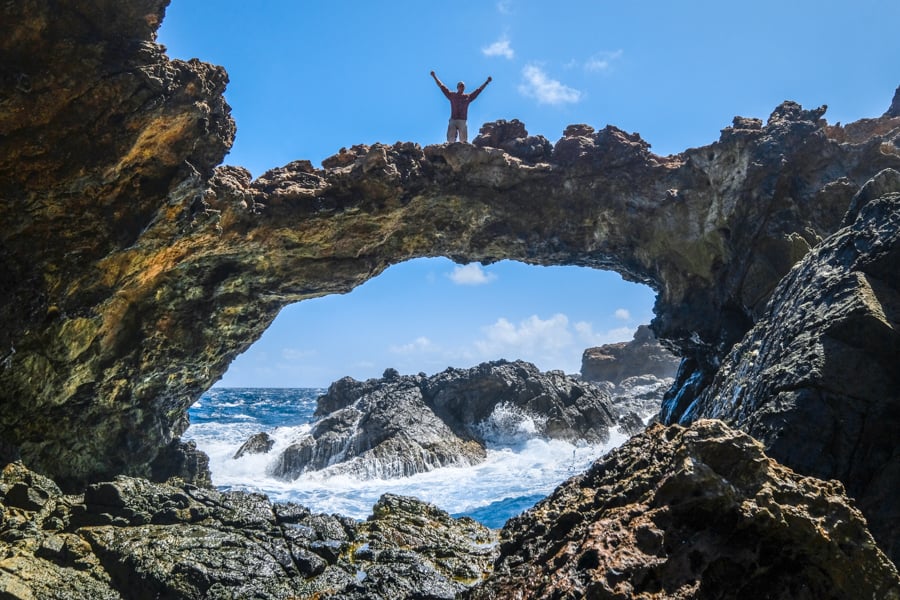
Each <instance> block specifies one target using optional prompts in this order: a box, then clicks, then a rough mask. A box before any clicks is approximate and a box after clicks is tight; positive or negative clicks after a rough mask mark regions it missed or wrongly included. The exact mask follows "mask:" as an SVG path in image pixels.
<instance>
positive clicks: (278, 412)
mask: <svg viewBox="0 0 900 600" xmlns="http://www.w3.org/2000/svg"><path fill="white" fill-rule="evenodd" d="M321 392H322V390H319V389H306V388H302V389H282V390H271V389H266V390H256V389H213V390H210V391H209V392H207V394H205V395H204V396H203V397H202V399H201V402H200V406H199V407H198V406H196V405H195V407H192V409H191V412H190V416H191V427H190V428H189V429H188V430H187V432H186V433H185V438H186V439H192V440H194V441H195V442H196V443H197V445H198V446H199V448H200V449H201V450H203V451H204V452H206V453H207V454H208V455H209V457H210V470H211V472H212V478H213V483H214V484H215V485H216V486H217V487H219V488H222V489H243V490H250V491H257V492H262V493H265V494H267V495H269V496H270V497H271V498H272V499H273V500H276V501H281V502H287V501H291V502H296V503H299V504H303V505H305V506H308V507H309V508H310V509H312V510H313V511H316V512H326V513H337V514H342V515H346V516H350V517H353V518H357V519H364V518H366V517H367V516H368V515H369V514H371V511H372V505H374V504H375V502H376V501H377V500H378V498H379V497H381V495H382V494H384V493H386V492H391V493H394V494H401V495H407V496H415V497H417V498H420V499H422V500H425V501H427V502H431V503H433V504H435V505H437V506H439V507H440V508H443V509H444V510H446V511H448V512H450V513H451V514H455V515H471V516H473V517H476V518H478V519H479V520H480V521H481V522H483V523H485V524H488V525H489V526H492V527H496V526H499V525H501V524H502V523H503V521H504V520H505V519H506V518H509V517H511V516H514V515H515V514H518V513H520V512H521V511H522V510H525V509H526V508H528V507H529V506H531V505H533V504H534V503H535V502H536V501H537V500H539V499H540V498H542V497H544V496H546V495H547V494H549V493H550V492H551V491H552V490H553V489H554V488H555V487H556V486H557V485H559V484H560V483H561V482H562V481H564V480H566V479H568V478H569V477H571V476H573V475H576V474H578V473H581V472H583V471H584V470H585V469H586V468H587V467H588V466H589V465H590V464H591V463H592V462H593V461H594V460H596V459H597V458H599V457H601V456H602V455H603V454H605V453H606V452H607V451H609V450H610V449H612V448H614V447H616V446H618V445H619V444H621V443H623V442H624V441H625V440H626V439H627V436H626V435H625V434H622V433H620V432H618V431H615V430H614V431H612V432H611V435H610V439H609V441H608V442H607V443H605V444H602V445H592V444H585V443H571V442H566V441H561V440H547V439H543V438H541V437H539V433H540V430H541V428H542V423H541V419H540V418H539V417H536V416H534V415H528V414H525V413H523V412H521V411H518V410H517V409H515V408H514V407H511V406H504V405H500V406H498V407H497V410H495V411H494V413H493V414H492V415H491V418H489V419H488V420H486V421H485V422H484V423H482V424H481V430H482V432H483V433H484V434H485V439H486V441H487V457H486V460H484V462H482V463H480V464H477V465H469V466H450V467H441V468H437V469H433V470H431V471H428V472H425V473H418V474H415V475H412V476H409V477H400V478H378V477H372V478H368V479H362V478H359V477H353V476H350V475H346V474H335V473H333V472H329V471H328V470H326V471H319V472H310V473H304V474H302V475H301V476H300V477H299V478H297V479H295V480H293V481H284V480H281V479H277V478H274V477H271V476H270V475H269V474H268V473H269V468H270V465H271V463H272V461H274V460H277V459H276V457H278V456H279V455H280V452H281V451H282V450H284V448H286V447H287V446H288V445H290V444H291V443H292V442H293V441H295V440H296V439H298V438H299V437H302V436H303V435H304V434H305V433H307V432H308V431H309V429H310V422H311V421H312V419H313V416H312V415H313V411H314V410H315V398H316V397H317V396H318V395H319V394H321ZM260 431H266V432H267V433H268V434H269V435H270V436H271V437H272V439H273V440H274V442H275V445H274V446H273V448H272V450H271V451H270V452H268V453H266V454H248V455H245V456H242V457H241V458H239V459H234V458H233V456H234V454H235V451H236V450H237V449H238V448H239V447H240V445H241V444H242V443H243V442H244V441H246V439H247V438H248V437H250V436H251V435H253V434H255V433H258V432H260Z"/></svg>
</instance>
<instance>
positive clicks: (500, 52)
mask: <svg viewBox="0 0 900 600" xmlns="http://www.w3.org/2000/svg"><path fill="white" fill-rule="evenodd" d="M481 53H482V54H484V55H485V56H502V57H503V58H506V59H508V60H512V58H513V57H514V56H515V55H516V53H515V51H513V49H512V48H510V46H509V40H508V39H507V38H505V37H503V38H500V39H499V40H497V41H496V42H494V43H493V44H491V45H490V46H487V47H485V48H482V49H481Z"/></svg>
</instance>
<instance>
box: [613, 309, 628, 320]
mask: <svg viewBox="0 0 900 600" xmlns="http://www.w3.org/2000/svg"><path fill="white" fill-rule="evenodd" d="M616 318H617V319H618V320H620V321H630V320H631V312H630V311H629V310H628V309H627V308H617V309H616Z"/></svg>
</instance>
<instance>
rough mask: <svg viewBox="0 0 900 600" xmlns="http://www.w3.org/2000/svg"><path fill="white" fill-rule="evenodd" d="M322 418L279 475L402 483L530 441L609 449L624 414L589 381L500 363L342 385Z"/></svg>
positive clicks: (324, 403)
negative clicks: (320, 474) (323, 473)
mask: <svg viewBox="0 0 900 600" xmlns="http://www.w3.org/2000/svg"><path fill="white" fill-rule="evenodd" d="M329 409H330V410H331V412H327V411H328V410H329ZM316 414H317V415H320V416H321V419H320V420H319V421H317V422H316V423H315V424H314V425H313V427H312V430H311V431H310V433H309V434H308V435H306V436H305V437H303V438H301V439H298V440H297V441H296V442H294V443H293V444H291V445H290V446H289V447H288V448H286V449H285V450H284V452H283V453H282V454H281V455H280V456H279V458H278V461H277V462H276V464H275V465H274V466H273V467H272V470H271V472H272V474H273V475H274V476H276V477H281V478H285V479H295V478H296V477H298V476H300V475H301V474H302V473H304V472H307V471H314V470H321V469H328V470H329V472H332V473H350V474H353V475H355V476H362V477H400V476H408V475H412V474H415V473H421V472H424V471H429V470H432V469H434V468H437V467H443V466H449V465H472V464H477V463H478V462H481V461H482V460H484V458H485V457H486V447H487V446H490V445H511V444H516V443H521V442H523V441H525V440H527V439H529V438H532V437H538V436H539V437H543V438H553V439H564V440H569V441H577V440H584V441H587V442H590V443H602V442H605V441H607V440H608V439H609V433H610V428H612V427H615V426H616V424H617V420H618V417H619V415H620V414H624V413H623V412H621V411H617V410H616V409H615V408H614V407H613V406H612V405H611V404H610V399H609V395H608V394H607V393H606V392H604V391H603V390H602V389H601V388H599V387H597V386H594V385H593V384H591V383H589V382H584V381H580V380H578V379H575V378H573V377H569V376H567V375H565V374H563V373H562V372H561V371H550V372H541V371H540V370H539V369H538V368H537V367H536V366H534V365H533V364H530V363H527V362H523V361H515V362H508V361H504V360H501V361H495V362H489V363H483V364H481V365H478V366H477V367H473V368H471V369H452V368H451V369H447V370H445V371H443V372H441V373H438V374H436V375H433V376H431V377H426V376H423V375H415V376H401V375H399V374H398V373H397V372H396V371H393V370H389V371H388V372H386V376H385V377H383V378H381V379H377V380H375V379H373V380H369V381H366V382H358V381H355V380H353V379H351V378H344V379H341V380H339V381H337V382H335V383H334V384H332V386H331V387H330V388H329V390H328V393H326V394H325V395H323V396H321V397H320V398H319V400H318V408H317V410H316Z"/></svg>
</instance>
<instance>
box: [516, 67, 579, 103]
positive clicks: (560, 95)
mask: <svg viewBox="0 0 900 600" xmlns="http://www.w3.org/2000/svg"><path fill="white" fill-rule="evenodd" d="M522 77H523V79H524V80H523V82H522V83H521V84H520V85H519V92H520V93H521V94H523V95H524V96H528V97H530V98H535V99H536V100H537V101H538V103H539V104H566V103H575V102H578V101H579V100H581V92H580V91H578V90H576V89H574V88H570V87H569V86H567V85H564V84H562V83H560V82H559V81H557V80H556V79H551V78H550V77H549V76H548V75H547V74H546V73H545V72H544V71H543V69H541V68H540V67H538V66H537V65H527V66H526V67H525V68H524V69H522Z"/></svg>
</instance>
